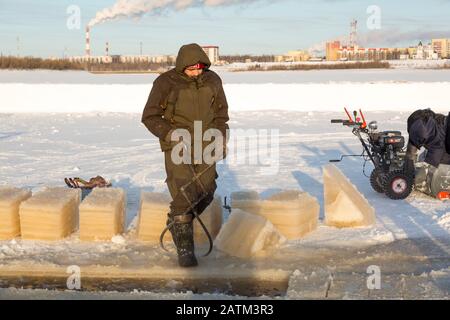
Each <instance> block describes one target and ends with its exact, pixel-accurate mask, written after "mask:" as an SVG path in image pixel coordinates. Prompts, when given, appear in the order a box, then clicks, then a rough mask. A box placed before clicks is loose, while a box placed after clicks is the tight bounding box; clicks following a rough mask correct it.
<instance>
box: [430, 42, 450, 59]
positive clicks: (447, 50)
mask: <svg viewBox="0 0 450 320" xmlns="http://www.w3.org/2000/svg"><path fill="white" fill-rule="evenodd" d="M431 45H432V47H433V50H434V52H436V53H437V54H438V57H439V58H441V59H450V39H433V40H431Z"/></svg>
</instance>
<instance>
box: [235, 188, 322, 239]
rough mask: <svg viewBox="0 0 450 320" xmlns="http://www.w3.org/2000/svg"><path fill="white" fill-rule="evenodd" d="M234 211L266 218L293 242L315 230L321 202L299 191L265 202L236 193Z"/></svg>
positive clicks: (276, 195)
mask: <svg viewBox="0 0 450 320" xmlns="http://www.w3.org/2000/svg"><path fill="white" fill-rule="evenodd" d="M232 207H233V209H234V208H237V209H241V210H244V211H247V212H250V213H253V214H258V215H260V216H263V217H265V218H266V219H268V220H270V222H272V224H273V225H274V226H275V227H276V228H277V229H278V231H280V233H281V234H283V236H285V237H286V238H288V239H290V240H294V239H299V238H301V237H303V236H304V235H306V234H307V233H309V232H311V231H313V230H315V229H316V228H317V222H318V220H319V212H320V206H319V203H318V201H317V199H316V198H314V197H312V196H311V195H309V194H308V193H306V192H301V191H298V190H285V191H282V192H279V193H277V194H274V195H273V196H271V197H269V198H267V199H264V200H259V196H258V194H257V193H256V192H252V191H244V192H235V193H233V194H232Z"/></svg>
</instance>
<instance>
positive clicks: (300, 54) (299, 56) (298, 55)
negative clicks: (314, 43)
mask: <svg viewBox="0 0 450 320" xmlns="http://www.w3.org/2000/svg"><path fill="white" fill-rule="evenodd" d="M310 58H311V56H310V55H309V53H308V52H306V51H302V50H297V51H289V52H288V53H287V54H286V55H280V56H275V62H302V61H308V60H309V59H310Z"/></svg>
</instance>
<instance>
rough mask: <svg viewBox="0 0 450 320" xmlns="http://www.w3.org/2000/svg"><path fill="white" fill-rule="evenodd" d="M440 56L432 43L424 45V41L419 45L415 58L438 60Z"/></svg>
mask: <svg viewBox="0 0 450 320" xmlns="http://www.w3.org/2000/svg"><path fill="white" fill-rule="evenodd" d="M439 57H440V56H439V53H437V52H436V51H435V49H434V46H433V45H432V44H431V43H429V44H428V45H425V46H424V45H423V44H422V41H421V42H419V44H418V45H417V50H416V53H415V55H413V59H415V60H437V59H439Z"/></svg>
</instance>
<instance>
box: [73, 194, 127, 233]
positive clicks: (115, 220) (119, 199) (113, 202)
mask: <svg viewBox="0 0 450 320" xmlns="http://www.w3.org/2000/svg"><path fill="white" fill-rule="evenodd" d="M125 203H126V196H125V192H124V191H123V190H122V189H119V188H95V189H94V190H93V191H92V192H91V193H90V194H89V195H88V196H87V197H86V198H85V199H84V200H83V202H82V203H81V205H80V239H81V240H85V241H92V240H111V238H112V237H113V236H115V235H117V234H121V233H123V230H124V223H125V207H126V205H125Z"/></svg>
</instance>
